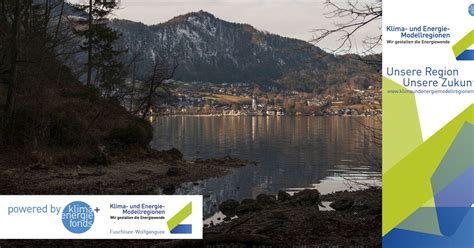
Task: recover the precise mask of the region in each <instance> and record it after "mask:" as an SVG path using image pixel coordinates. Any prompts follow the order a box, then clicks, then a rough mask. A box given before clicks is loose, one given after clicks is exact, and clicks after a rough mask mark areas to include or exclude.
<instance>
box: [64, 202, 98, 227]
mask: <svg viewBox="0 0 474 248" xmlns="http://www.w3.org/2000/svg"><path fill="white" fill-rule="evenodd" d="M62 220H63V225H64V227H65V228H66V229H67V230H68V231H70V232H72V233H76V234H80V233H85V232H87V231H88V230H89V229H90V228H91V227H92V225H93V224H94V210H92V208H91V207H90V206H89V204H87V203H85V202H82V201H75V202H71V203H69V204H68V205H67V206H66V207H65V208H64V210H63V214H62Z"/></svg>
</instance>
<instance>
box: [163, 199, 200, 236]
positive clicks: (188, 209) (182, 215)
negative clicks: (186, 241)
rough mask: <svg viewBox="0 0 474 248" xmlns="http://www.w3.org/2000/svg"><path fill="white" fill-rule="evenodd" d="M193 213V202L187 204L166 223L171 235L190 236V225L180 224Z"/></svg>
mask: <svg viewBox="0 0 474 248" xmlns="http://www.w3.org/2000/svg"><path fill="white" fill-rule="evenodd" d="M192 213H193V202H190V203H188V205H186V206H185V207H184V208H183V209H181V210H180V211H179V212H178V213H176V214H175V215H174V216H173V217H171V219H170V220H168V222H167V223H166V224H167V225H168V229H169V230H170V232H171V234H192V233H193V232H192V225H191V224H181V222H183V221H184V220H185V219H186V218H188V217H189V216H190V215H191V214H192Z"/></svg>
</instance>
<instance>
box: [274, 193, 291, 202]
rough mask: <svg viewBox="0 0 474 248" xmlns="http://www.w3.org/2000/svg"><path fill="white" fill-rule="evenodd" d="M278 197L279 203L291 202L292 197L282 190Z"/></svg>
mask: <svg viewBox="0 0 474 248" xmlns="http://www.w3.org/2000/svg"><path fill="white" fill-rule="evenodd" d="M277 197H278V200H279V201H289V200H290V199H291V195H290V194H288V193H286V192H285V191H282V190H280V191H278V194H277Z"/></svg>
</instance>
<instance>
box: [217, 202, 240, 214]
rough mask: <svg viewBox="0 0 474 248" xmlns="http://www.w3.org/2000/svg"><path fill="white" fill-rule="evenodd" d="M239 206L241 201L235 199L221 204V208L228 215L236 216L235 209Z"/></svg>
mask: <svg viewBox="0 0 474 248" xmlns="http://www.w3.org/2000/svg"><path fill="white" fill-rule="evenodd" d="M238 206H239V202H238V201H236V200H233V199H229V200H227V201H224V202H223V203H221V205H219V210H220V211H221V212H222V213H223V214H224V215H226V216H234V215H235V209H236V208H237V207H238Z"/></svg>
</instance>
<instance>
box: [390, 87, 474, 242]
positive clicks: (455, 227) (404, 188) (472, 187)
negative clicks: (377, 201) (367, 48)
mask: <svg viewBox="0 0 474 248" xmlns="http://www.w3.org/2000/svg"><path fill="white" fill-rule="evenodd" d="M383 87H384V95H383V97H384V112H383V113H384V114H383V123H384V126H383V128H384V129H383V134H384V136H383V149H384V155H385V154H387V153H390V152H391V150H388V151H386V148H387V147H397V146H400V148H399V149H395V150H394V151H395V153H396V154H397V155H396V157H397V158H400V159H399V160H395V159H391V160H383V162H384V164H383V166H384V170H383V172H384V173H383V196H382V198H383V215H382V218H383V235H384V237H383V245H384V247H439V246H443V247H474V208H472V207H471V206H472V205H473V203H474V155H473V154H474V126H473V124H474V105H471V106H470V107H469V108H467V109H466V110H465V111H463V112H462V113H461V114H459V115H458V116H457V117H456V118H455V119H453V120H452V121H451V122H449V123H448V124H447V125H446V126H444V127H443V128H442V129H441V130H439V131H438V132H437V133H436V134H434V135H433V136H432V137H430V138H429V139H428V140H426V141H425V142H422V141H420V140H419V137H418V136H417V137H415V138H413V137H412V138H410V139H406V140H405V142H400V139H399V138H398V139H393V138H390V137H391V135H392V136H393V133H392V134H388V133H387V132H395V133H397V134H399V135H401V136H406V135H404V133H405V132H408V133H413V132H415V133H418V132H419V130H420V129H419V128H420V125H419V121H418V120H416V121H414V120H413V118H414V117H413V114H411V115H410V116H409V118H408V122H409V123H410V125H412V126H411V127H408V126H407V124H406V123H403V124H402V127H403V128H400V126H398V129H396V126H397V123H401V122H405V121H406V119H405V118H406V117H405V115H404V114H403V113H401V112H400V111H398V112H391V111H386V108H391V107H394V106H396V107H400V101H401V100H403V101H405V102H404V107H405V109H404V111H406V110H407V108H409V110H408V112H409V113H412V112H410V111H413V109H415V110H416V103H415V102H414V101H413V100H414V95H413V94H406V95H407V96H403V97H405V98H409V96H412V97H413V99H408V100H409V104H411V106H406V104H407V103H406V101H407V99H403V98H401V97H402V95H401V94H393V93H392V94H388V93H387V92H388V91H390V90H393V89H396V88H400V87H401V86H400V85H398V84H397V83H395V82H393V81H391V80H390V79H387V78H383ZM404 95H405V94H404ZM385 105H389V106H387V107H386V106H385ZM416 119H417V118H416ZM387 122H391V124H390V125H392V127H390V128H388V129H385V127H386V126H385V124H386V123H387ZM394 122H395V123H394ZM409 129H412V130H409ZM413 130H415V131H413ZM415 145H416V147H414V146H415ZM402 146H405V147H402ZM407 146H408V147H414V148H413V149H411V150H410V151H408V149H406V147H407Z"/></svg>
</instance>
